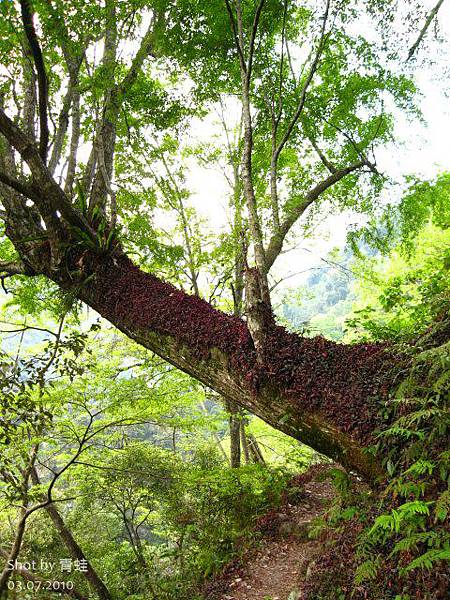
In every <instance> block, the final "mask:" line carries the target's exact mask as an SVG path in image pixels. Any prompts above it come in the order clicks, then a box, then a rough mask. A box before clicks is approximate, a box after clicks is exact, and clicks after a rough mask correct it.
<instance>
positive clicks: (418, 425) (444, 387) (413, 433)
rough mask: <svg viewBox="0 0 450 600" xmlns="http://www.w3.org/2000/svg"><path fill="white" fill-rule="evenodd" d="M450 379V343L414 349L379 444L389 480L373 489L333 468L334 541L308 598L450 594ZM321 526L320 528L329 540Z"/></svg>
mask: <svg viewBox="0 0 450 600" xmlns="http://www.w3.org/2000/svg"><path fill="white" fill-rule="evenodd" d="M449 383H450V342H447V343H445V344H443V345H441V346H439V347H436V348H426V349H422V351H419V352H417V349H416V354H415V356H413V357H412V361H411V366H410V368H409V370H408V373H407V375H406V377H404V381H403V382H402V383H401V384H400V385H399V386H398V388H397V392H396V394H395V396H394V397H393V398H391V399H390V400H389V401H388V402H386V403H385V406H384V407H383V416H384V418H385V420H386V422H387V423H388V424H389V425H388V426H387V427H386V428H385V429H383V430H382V431H381V432H380V433H379V435H378V443H377V445H376V447H375V448H374V449H373V450H374V451H376V452H377V453H378V455H379V456H381V457H382V461H383V465H384V467H385V469H386V472H387V473H388V475H389V478H388V479H387V480H386V481H385V482H384V483H383V484H382V486H381V487H380V489H379V490H377V493H374V492H372V491H369V490H365V491H364V490H363V489H361V487H360V486H358V485H356V488H357V489H356V490H355V489H354V488H355V485H354V484H353V486H350V482H351V479H350V478H346V477H345V476H344V475H339V476H337V475H336V471H337V470H334V472H333V473H332V475H333V477H334V479H335V483H336V487H337V488H338V491H339V492H340V494H339V497H338V501H337V502H336V504H335V505H334V507H333V509H331V510H330V511H329V513H328V514H327V518H326V525H327V526H328V536H331V542H330V546H329V547H328V550H327V551H326V552H325V553H324V556H323V557H321V561H320V563H321V564H320V565H317V566H316V567H315V578H314V581H313V580H312V579H311V580H310V581H309V582H308V585H307V589H306V591H305V595H304V598H307V599H308V600H335V599H336V598H340V597H342V598H356V599H363V598H364V599H373V600H388V599H390V598H392V599H393V600H413V599H420V600H438V599H441V598H442V599H444V598H448V595H447V594H448V589H449V587H448V586H449V569H448V566H449V564H450V534H449V513H450V491H449V484H450V451H449V448H448V439H449V426H450V418H449V412H448V400H449V391H450V385H449ZM341 473H342V472H341ZM321 525H322V527H321ZM323 525H324V523H322V524H321V523H318V526H317V527H316V529H315V532H316V534H317V533H321V534H322V535H323V536H324V538H325V537H326V534H324V529H323Z"/></svg>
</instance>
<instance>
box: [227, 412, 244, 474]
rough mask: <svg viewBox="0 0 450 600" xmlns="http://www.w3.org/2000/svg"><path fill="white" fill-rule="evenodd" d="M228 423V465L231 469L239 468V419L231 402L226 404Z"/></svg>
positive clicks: (238, 414) (238, 413)
mask: <svg viewBox="0 0 450 600" xmlns="http://www.w3.org/2000/svg"><path fill="white" fill-rule="evenodd" d="M226 406H227V410H228V414H229V422H230V464H231V468H232V469H236V468H238V467H240V466H241V434H240V430H241V419H240V412H239V407H238V405H237V404H236V403H235V402H233V401H232V400H227V402H226Z"/></svg>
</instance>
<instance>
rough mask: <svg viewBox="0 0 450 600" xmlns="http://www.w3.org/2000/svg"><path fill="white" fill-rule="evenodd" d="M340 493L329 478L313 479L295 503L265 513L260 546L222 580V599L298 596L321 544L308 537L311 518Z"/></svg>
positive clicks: (292, 599) (290, 599) (280, 599)
mask: <svg viewBox="0 0 450 600" xmlns="http://www.w3.org/2000/svg"><path fill="white" fill-rule="evenodd" d="M335 495H336V490H335V488H334V487H333V486H332V484H331V483H330V482H329V481H322V482H320V481H310V482H309V483H306V484H305V485H304V487H303V489H302V492H301V494H300V496H299V498H297V499H296V500H295V501H294V503H289V502H287V503H285V504H283V505H282V507H280V509H279V510H278V511H274V512H272V513H269V514H268V515H266V516H265V517H264V522H263V531H264V528H266V530H267V529H269V530H270V534H269V535H267V534H265V535H264V537H263V539H262V541H261V544H260V546H259V548H257V549H256V550H254V551H251V552H249V554H248V555H247V556H246V557H245V558H244V561H243V564H241V565H239V566H236V567H235V568H234V569H233V570H232V571H231V572H229V573H227V577H226V580H225V581H224V580H222V584H223V587H222V590H223V591H222V594H221V595H219V596H218V599H219V600H297V599H298V598H300V597H301V588H302V581H303V580H304V579H305V575H306V572H307V569H308V565H309V564H310V563H311V562H312V561H313V560H314V559H315V558H316V556H317V555H318V554H319V553H320V550H321V544H320V543H319V542H317V541H314V540H310V539H309V538H308V529H309V526H310V524H311V522H312V521H313V520H314V519H315V518H317V517H318V516H320V515H321V514H322V513H323V512H324V511H325V510H326V508H327V506H329V504H330V502H331V500H332V498H333V497H335Z"/></svg>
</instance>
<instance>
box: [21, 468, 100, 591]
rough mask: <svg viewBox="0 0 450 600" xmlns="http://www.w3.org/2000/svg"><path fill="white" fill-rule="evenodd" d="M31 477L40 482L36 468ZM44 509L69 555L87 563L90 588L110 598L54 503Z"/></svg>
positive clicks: (36, 483)
mask: <svg viewBox="0 0 450 600" xmlns="http://www.w3.org/2000/svg"><path fill="white" fill-rule="evenodd" d="M31 478H32V480H33V483H34V484H35V485H38V484H39V483H40V481H39V476H38V474H37V471H36V469H33V471H32V472H31ZM45 510H46V511H47V514H48V516H49V517H50V519H51V520H52V522H53V525H54V526H55V529H56V531H57V532H58V533H59V535H60V537H61V540H62V541H63V543H64V545H65V546H66V548H67V550H68V551H69V552H70V555H71V557H72V558H73V559H74V560H82V561H86V563H85V564H87V567H86V569H87V570H86V571H83V575H84V576H85V578H86V580H87V581H88V583H89V584H90V585H91V586H92V589H94V590H95V592H96V594H97V595H98V597H99V598H100V600H112V597H111V594H110V593H109V591H108V589H107V587H106V585H105V584H104V583H103V581H102V579H101V578H100V576H99V575H98V573H97V572H96V571H95V569H94V568H93V567H92V565H91V563H90V562H89V561H88V559H87V558H86V556H85V554H84V552H83V550H82V549H81V547H80V546H79V544H78V542H77V541H76V540H75V538H74V537H73V535H72V532H71V531H70V529H69V528H68V527H67V525H66V524H65V523H64V520H63V518H62V517H61V515H60V513H59V511H58V509H57V508H56V506H55V505H54V504H47V506H45Z"/></svg>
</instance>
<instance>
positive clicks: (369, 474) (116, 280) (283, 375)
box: [40, 250, 398, 479]
mask: <svg viewBox="0 0 450 600" xmlns="http://www.w3.org/2000/svg"><path fill="white" fill-rule="evenodd" d="M42 258H43V257H41V259H40V264H41V265H42V264H43V260H42ZM76 270H78V281H79V283H78V284H76V285H74V282H73V280H68V278H67V277H66V276H64V273H63V272H62V270H60V271H57V272H55V271H50V270H48V271H47V272H46V275H47V276H49V277H51V278H52V279H54V280H55V281H57V282H58V283H59V284H60V285H62V286H63V287H71V288H72V289H73V290H74V291H75V292H76V294H77V296H78V297H79V298H80V299H81V300H83V301H84V302H86V303H87V304H88V305H90V306H91V307H92V308H94V309H95V310H96V311H97V312H98V313H99V314H100V315H102V316H103V317H104V318H106V319H107V320H109V321H110V322H111V323H112V324H114V325H115V326H116V327H117V328H118V329H120V330H121V331H122V332H123V333H124V334H125V335H127V336H128V337H130V338H132V339H134V340H135V341H136V342H138V343H139V344H142V345H143V346H145V347H146V348H149V349H150V350H152V351H153V352H155V353H156V354H157V355H159V356H160V357H162V358H163V359H165V360H167V361H168V362H169V363H171V364H173V365H174V366H176V367H177V368H179V369H181V370H182V371H184V372H186V373H188V374H190V375H192V376H193V377H195V378H196V379H198V380H199V381H201V382H203V383H204V384H206V385H208V386H209V387H211V388H212V389H214V390H216V391H217V392H218V393H220V394H222V395H223V396H224V397H226V398H229V399H231V400H232V401H234V402H236V403H237V404H239V405H240V406H242V407H243V408H245V409H247V410H249V411H250V412H252V413H253V414H255V415H257V416H259V417H261V418H262V419H263V420H264V421H266V422H267V423H269V424H270V425H272V426H273V427H275V428H276V429H279V430H281V431H283V432H285V433H287V434H288V435H290V436H292V437H294V438H296V439H298V440H300V441H302V442H303V443H304V444H307V445H309V446H311V447H312V448H314V449H315V450H317V451H318V452H320V453H322V454H325V455H327V456H329V457H331V458H333V459H334V460H337V461H339V462H341V463H342V464H343V465H344V466H346V467H348V468H350V469H353V470H355V471H357V472H359V473H360V474H362V475H363V476H364V477H366V478H367V479H374V478H376V477H377V476H378V475H379V474H380V467H379V465H378V463H377V462H376V460H375V459H374V457H373V455H372V454H371V453H368V452H366V450H365V448H366V447H367V446H368V445H370V444H371V443H372V442H373V440H374V437H373V432H374V430H376V429H377V428H378V427H380V426H381V425H382V420H381V417H380V415H379V407H380V401H382V400H383V399H384V398H386V397H387V395H388V393H389V389H390V385H391V382H392V380H393V369H392V366H393V365H395V362H396V357H395V356H393V355H392V353H391V352H390V351H389V350H388V349H387V348H386V347H385V346H383V345H381V344H356V345H342V344H337V343H335V342H332V341H329V340H326V339H324V338H322V337H316V338H312V339H310V338H302V337H299V336H298V335H295V334H291V333H288V332H286V331H285V330H284V329H283V328H281V327H277V326H275V325H274V326H272V328H271V329H270V331H268V333H267V336H266V343H265V346H264V348H263V351H261V350H260V352H259V356H258V357H257V356H256V352H255V348H254V345H253V342H252V338H251V336H250V333H249V330H248V328H247V326H246V324H245V322H244V321H242V320H241V319H239V318H236V317H234V316H231V315H227V314H224V313H222V312H220V311H218V310H215V309H214V308H212V307H211V305H209V304H208V303H207V302H205V301H203V300H201V299H199V298H198V297H195V296H190V295H188V294H185V293H184V292H182V291H180V290H178V289H176V288H174V287H173V286H172V285H170V284H167V283H164V282H163V281H161V280H159V279H158V278H156V277H155V276H153V275H152V274H149V273H145V272H143V271H142V270H140V269H139V268H138V267H136V266H135V265H133V264H132V263H131V261H130V260H129V259H128V258H127V257H126V256H125V255H123V254H121V253H119V252H117V253H116V254H115V255H103V256H100V255H98V254H95V253H93V252H91V251H88V250H84V251H79V252H77V253H76V254H75V253H74V252H72V256H71V264H68V265H67V266H66V270H65V272H71V273H72V274H73V273H74V272H75V271H76ZM72 276H73V275H72ZM397 362H398V361H397ZM396 371H398V368H397V369H394V372H396Z"/></svg>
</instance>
